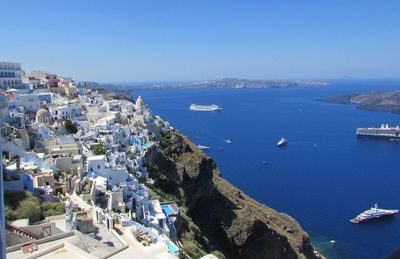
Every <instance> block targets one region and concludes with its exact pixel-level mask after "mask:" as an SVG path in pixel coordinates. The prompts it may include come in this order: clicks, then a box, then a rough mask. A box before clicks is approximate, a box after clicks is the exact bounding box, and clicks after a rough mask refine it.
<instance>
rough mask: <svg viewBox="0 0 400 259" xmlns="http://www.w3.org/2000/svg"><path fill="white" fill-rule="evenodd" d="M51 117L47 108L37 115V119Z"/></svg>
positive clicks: (41, 109) (39, 111)
mask: <svg viewBox="0 0 400 259" xmlns="http://www.w3.org/2000/svg"><path fill="white" fill-rule="evenodd" d="M47 116H50V112H49V111H48V110H47V109H46V108H43V107H42V108H40V109H39V110H38V111H37V113H36V117H47Z"/></svg>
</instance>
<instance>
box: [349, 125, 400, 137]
mask: <svg viewBox="0 0 400 259" xmlns="http://www.w3.org/2000/svg"><path fill="white" fill-rule="evenodd" d="M356 134H357V137H360V138H386V139H400V129H398V128H388V129H385V128H358V129H357V131H356Z"/></svg>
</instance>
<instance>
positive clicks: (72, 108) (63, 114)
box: [49, 103, 81, 120]
mask: <svg viewBox="0 0 400 259" xmlns="http://www.w3.org/2000/svg"><path fill="white" fill-rule="evenodd" d="M49 110H50V113H51V116H53V119H54V120H66V119H72V118H75V117H78V116H80V115H81V106H80V105H79V104H77V103H68V104H64V105H59V106H56V105H54V106H50V108H49Z"/></svg>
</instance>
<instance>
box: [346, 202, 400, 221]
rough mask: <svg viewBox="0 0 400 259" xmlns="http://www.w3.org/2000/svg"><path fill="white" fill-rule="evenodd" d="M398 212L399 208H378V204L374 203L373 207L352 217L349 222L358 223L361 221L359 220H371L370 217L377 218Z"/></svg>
mask: <svg viewBox="0 0 400 259" xmlns="http://www.w3.org/2000/svg"><path fill="white" fill-rule="evenodd" d="M398 212H399V210H384V209H380V208H378V204H375V205H374V207H372V208H370V209H369V210H366V211H364V212H362V213H361V214H359V215H358V216H357V217H355V218H354V219H351V220H350V222H351V223H354V224H358V223H361V222H364V221H367V220H371V219H378V218H382V217H387V216H392V215H394V214H396V213H398Z"/></svg>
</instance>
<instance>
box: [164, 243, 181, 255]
mask: <svg viewBox="0 0 400 259" xmlns="http://www.w3.org/2000/svg"><path fill="white" fill-rule="evenodd" d="M165 244H166V245H167V247H168V251H169V252H170V253H172V254H178V253H179V247H177V246H176V245H175V244H174V243H172V242H171V241H166V242H165Z"/></svg>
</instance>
